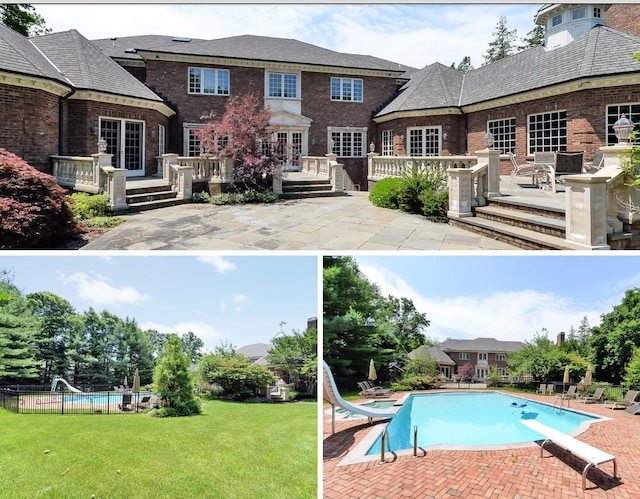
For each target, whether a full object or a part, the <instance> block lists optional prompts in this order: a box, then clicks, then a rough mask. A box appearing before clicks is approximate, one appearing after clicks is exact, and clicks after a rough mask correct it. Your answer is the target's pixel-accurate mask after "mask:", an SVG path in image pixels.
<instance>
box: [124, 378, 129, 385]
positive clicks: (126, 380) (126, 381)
mask: <svg viewBox="0 0 640 499" xmlns="http://www.w3.org/2000/svg"><path fill="white" fill-rule="evenodd" d="M128 386H129V380H128V379H127V377H126V376H125V377H124V387H125V388H127V387H128Z"/></svg>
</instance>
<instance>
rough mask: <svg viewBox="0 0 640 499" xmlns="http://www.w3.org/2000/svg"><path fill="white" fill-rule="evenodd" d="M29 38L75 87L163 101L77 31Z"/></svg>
mask: <svg viewBox="0 0 640 499" xmlns="http://www.w3.org/2000/svg"><path fill="white" fill-rule="evenodd" d="M31 40H32V41H33V43H34V44H35V45H37V46H38V48H39V49H40V50H42V52H44V53H45V54H46V55H47V57H48V58H49V59H50V60H51V61H52V62H53V63H54V64H55V65H56V66H57V67H58V69H60V71H62V72H63V73H64V74H65V75H66V77H67V78H69V80H71V82H72V83H73V85H74V86H75V87H76V88H77V89H80V90H94V91H99V92H105V93H109V94H115V95H122V96H127V97H133V98H137V99H144V100H148V101H156V102H162V99H161V98H160V97H159V96H158V95H156V94H155V93H154V92H152V91H151V90H149V89H148V88H147V87H146V86H145V85H144V84H142V83H141V82H140V81H138V80H137V79H136V78H135V77H133V76H132V75H131V74H130V73H129V72H128V71H126V70H125V69H124V68H123V67H122V66H120V65H119V64H118V63H116V62H115V61H113V60H112V59H111V58H109V57H107V56H106V55H105V54H104V53H103V52H102V51H101V50H100V49H98V48H97V47H96V46H95V45H94V44H93V43H92V42H90V41H89V40H87V39H86V38H85V37H84V36H82V35H81V34H80V33H78V31H76V30H69V31H65V32H62V33H54V34H50V35H43V36H38V37H35V38H32V39H31Z"/></svg>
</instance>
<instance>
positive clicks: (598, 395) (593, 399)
mask: <svg viewBox="0 0 640 499" xmlns="http://www.w3.org/2000/svg"><path fill="white" fill-rule="evenodd" d="M602 397H604V388H603V387H600V388H596V391H595V392H593V395H585V396H584V397H580V399H579V400H580V401H581V402H582V403H583V404H595V403H598V402H602Z"/></svg>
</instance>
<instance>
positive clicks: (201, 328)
mask: <svg viewBox="0 0 640 499" xmlns="http://www.w3.org/2000/svg"><path fill="white" fill-rule="evenodd" d="M140 328H141V329H142V330H143V331H146V330H148V329H153V330H155V331H158V332H159V333H163V334H173V333H176V334H178V335H179V336H182V335H183V334H185V333H188V332H192V333H193V334H195V335H196V336H197V337H198V338H200V339H201V340H202V342H203V343H204V349H205V350H206V351H212V350H213V349H214V348H215V346H216V345H217V344H218V343H219V342H220V340H223V339H225V338H227V336H226V335H225V334H223V333H220V332H219V331H217V330H216V329H215V328H214V327H213V326H211V325H210V324H207V323H205V322H201V321H185V322H179V323H177V324H161V323H158V322H151V321H148V322H144V323H142V324H140Z"/></svg>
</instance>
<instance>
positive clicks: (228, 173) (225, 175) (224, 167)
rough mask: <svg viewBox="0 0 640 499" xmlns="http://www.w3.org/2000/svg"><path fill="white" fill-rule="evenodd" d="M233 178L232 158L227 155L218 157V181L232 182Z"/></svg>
mask: <svg viewBox="0 0 640 499" xmlns="http://www.w3.org/2000/svg"><path fill="white" fill-rule="evenodd" d="M233 180H234V178H233V159H232V158H229V157H223V158H220V182H221V183H232V182H233Z"/></svg>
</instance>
